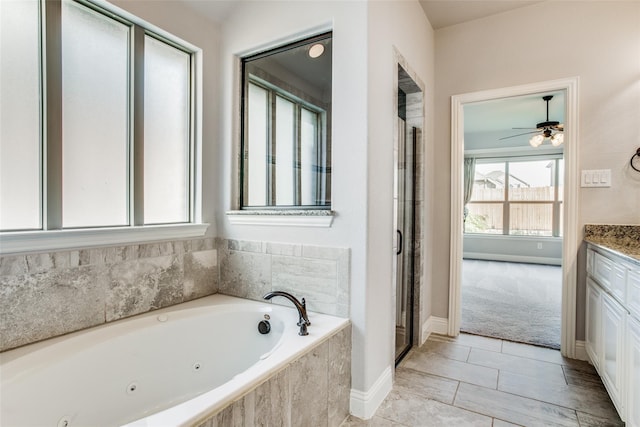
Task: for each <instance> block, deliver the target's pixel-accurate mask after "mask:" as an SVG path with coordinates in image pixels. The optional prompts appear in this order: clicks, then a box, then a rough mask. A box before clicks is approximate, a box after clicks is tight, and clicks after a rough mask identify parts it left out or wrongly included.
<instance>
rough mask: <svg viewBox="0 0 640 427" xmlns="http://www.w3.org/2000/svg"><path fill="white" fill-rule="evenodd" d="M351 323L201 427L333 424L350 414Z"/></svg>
mask: <svg viewBox="0 0 640 427" xmlns="http://www.w3.org/2000/svg"><path fill="white" fill-rule="evenodd" d="M350 391H351V325H348V326H346V327H345V328H344V329H342V330H341V331H339V332H337V333H336V334H335V335H333V336H332V337H331V338H329V339H328V340H327V341H324V342H322V343H320V344H319V345H317V346H316V347H314V348H313V349H311V350H310V351H309V352H308V353H306V354H305V355H303V356H302V357H300V358H299V359H297V360H295V361H293V362H291V363H290V364H288V365H287V366H286V367H285V368H283V369H282V370H280V371H279V372H277V373H275V374H274V375H273V376H272V377H271V378H269V379H268V380H266V381H265V382H263V383H262V384H260V385H259V386H258V387H256V388H255V389H254V390H252V391H250V392H249V393H247V394H245V395H244V396H243V397H241V398H240V399H238V400H236V401H235V402H233V403H231V404H229V405H228V406H227V407H225V408H223V409H222V410H220V411H219V412H217V413H216V414H214V415H212V416H210V417H209V418H207V419H206V420H204V421H202V422H201V423H199V424H198V426H199V427H231V426H234V427H235V426H246V427H253V426H283V427H297V426H300V427H308V426H314V427H334V426H339V425H340V424H341V423H342V422H343V421H344V420H345V418H346V417H347V416H348V415H349V394H350Z"/></svg>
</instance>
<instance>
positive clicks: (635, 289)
mask: <svg viewBox="0 0 640 427" xmlns="http://www.w3.org/2000/svg"><path fill="white" fill-rule="evenodd" d="M627 308H628V309H629V311H630V312H631V313H632V314H633V315H634V316H635V317H636V319H640V268H636V269H629V270H627Z"/></svg>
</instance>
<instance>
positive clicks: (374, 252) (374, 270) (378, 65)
mask: <svg viewBox="0 0 640 427" xmlns="http://www.w3.org/2000/svg"><path fill="white" fill-rule="evenodd" d="M368 34H369V37H368V38H369V46H368V51H369V58H368V68H369V82H368V109H369V125H368V126H369V152H368V183H367V192H368V201H367V206H368V212H369V218H368V219H369V221H368V226H367V239H368V240H367V253H368V256H367V277H368V280H367V293H368V295H367V318H366V321H367V324H368V325H371V329H370V331H371V332H369V334H368V336H369V337H370V338H369V339H368V340H367V341H366V345H367V352H368V353H370V352H376V351H377V352H379V351H380V348H376V346H378V347H379V345H378V344H377V343H376V341H377V340H380V337H381V333H382V332H383V331H384V333H385V334H387V335H389V336H391V337H393V333H394V332H395V329H394V328H393V326H394V324H395V322H394V317H393V315H394V313H395V307H394V306H393V305H392V303H393V301H392V299H391V295H392V291H393V289H392V286H391V285H392V283H393V279H392V259H393V257H394V256H395V255H394V252H393V236H394V233H395V230H394V228H393V139H394V135H395V130H394V125H395V123H396V119H395V117H394V111H395V110H394V105H396V104H397V98H396V88H395V87H394V86H393V82H394V81H397V80H395V79H396V78H395V76H397V73H398V69H397V63H396V59H395V53H394V48H395V49H396V50H397V52H398V53H399V55H401V56H402V58H403V59H404V60H405V61H406V64H407V66H408V69H407V70H406V71H408V72H409V73H410V74H411V73H415V78H416V79H418V80H419V82H418V83H422V84H423V85H424V90H425V93H424V107H425V121H424V123H425V128H424V129H423V138H424V141H423V143H424V147H425V158H424V162H425V166H424V170H425V178H426V180H425V185H420V186H419V187H418V188H419V189H422V191H423V192H424V194H427V196H426V197H424V198H423V200H425V206H424V223H423V224H422V229H423V231H424V233H425V235H426V236H427V237H426V241H427V242H430V241H431V240H430V239H429V236H430V235H431V219H432V215H431V210H432V202H431V198H430V197H429V196H428V195H430V194H431V191H432V189H431V183H432V182H433V180H432V179H431V172H432V170H433V163H434V159H433V155H432V147H433V94H434V92H433V90H434V64H433V59H434V36H433V30H432V29H431V24H429V22H428V20H427V19H426V17H425V15H424V12H423V11H422V9H421V7H420V6H419V4H418V3H417V2H407V1H374V2H370V3H369V32H368ZM426 246H427V247H426V248H424V249H425V257H426V259H425V267H424V271H426V272H429V271H430V268H431V267H430V254H431V249H430V245H429V244H427V245H426ZM429 279H430V275H429V274H425V277H423V278H422V280H421V283H422V285H423V286H422V289H421V290H420V292H421V293H422V295H421V302H423V303H425V302H426V304H425V305H424V306H423V307H422V309H423V310H421V313H416V314H415V315H416V316H418V315H420V318H421V322H420V323H422V322H424V320H426V317H428V316H429V315H430V300H431V298H430V295H429V294H430V287H431V281H430V280H429ZM390 328H391V329H390ZM377 331H379V332H377ZM390 344H391V346H392V347H391V348H386V349H385V350H386V351H387V355H385V354H379V357H378V358H376V359H372V360H371V363H372V365H371V366H370V367H369V370H370V372H369V374H370V377H373V376H374V375H375V372H376V371H379V369H380V368H381V367H382V366H383V365H382V364H383V363H387V364H389V363H390V364H391V365H393V359H392V360H391V361H389V360H388V359H386V360H385V356H387V357H389V356H388V355H391V357H392V355H393V342H390ZM416 344H419V343H416Z"/></svg>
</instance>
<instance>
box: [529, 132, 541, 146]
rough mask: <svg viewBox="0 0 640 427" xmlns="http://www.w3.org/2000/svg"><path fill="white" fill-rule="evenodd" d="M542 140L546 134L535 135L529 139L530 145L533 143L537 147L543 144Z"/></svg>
mask: <svg viewBox="0 0 640 427" xmlns="http://www.w3.org/2000/svg"><path fill="white" fill-rule="evenodd" d="M542 141H544V136H542V135H534V136H532V137H531V139H530V140H529V145H531V146H532V147H533V148H537V147H539V146H540V144H542Z"/></svg>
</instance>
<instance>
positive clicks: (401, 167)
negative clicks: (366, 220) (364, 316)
mask: <svg viewBox="0 0 640 427" xmlns="http://www.w3.org/2000/svg"><path fill="white" fill-rule="evenodd" d="M416 133H417V129H416V128H415V127H413V128H408V127H407V125H406V122H405V121H404V119H403V118H402V117H399V118H398V138H397V141H398V143H397V146H396V147H395V150H394V157H395V170H394V180H395V194H394V205H395V206H394V207H395V209H394V222H395V225H396V245H395V250H396V256H395V262H394V267H395V296H396V331H395V337H396V338H395V341H396V342H395V357H396V364H397V363H399V362H400V360H401V359H402V357H404V355H405V354H406V353H407V352H408V351H409V349H410V348H411V345H412V335H413V328H412V327H413V282H414V246H415V245H414V241H415V237H414V236H415V221H414V217H415V156H414V153H415V147H416Z"/></svg>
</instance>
